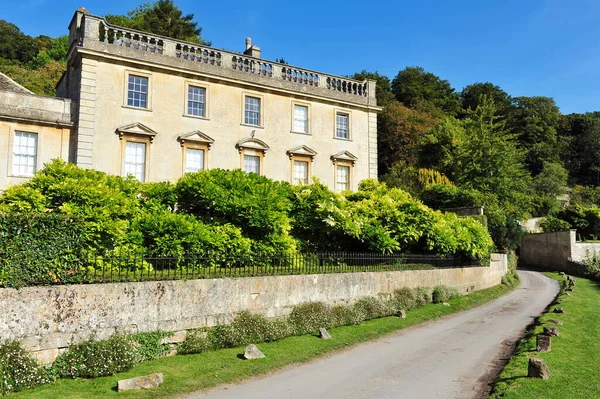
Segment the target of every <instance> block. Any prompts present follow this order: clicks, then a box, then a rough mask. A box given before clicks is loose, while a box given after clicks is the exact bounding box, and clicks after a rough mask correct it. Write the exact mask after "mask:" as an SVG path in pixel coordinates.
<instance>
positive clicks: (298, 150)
mask: <svg viewBox="0 0 600 399" xmlns="http://www.w3.org/2000/svg"><path fill="white" fill-rule="evenodd" d="M286 154H287V155H288V156H289V157H290V159H291V158H292V157H293V156H294V155H297V156H306V157H310V159H311V160H312V159H313V158H314V157H315V155H317V152H316V151H315V150H313V149H312V148H310V147H308V146H306V145H300V146H298V147H294V148H292V149H290V150H287V151H286Z"/></svg>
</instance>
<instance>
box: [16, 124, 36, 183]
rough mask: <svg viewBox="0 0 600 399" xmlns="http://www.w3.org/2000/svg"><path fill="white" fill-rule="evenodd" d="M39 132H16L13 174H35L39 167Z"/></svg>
mask: <svg viewBox="0 0 600 399" xmlns="http://www.w3.org/2000/svg"><path fill="white" fill-rule="evenodd" d="M37 140H38V135H37V133H27V132H15V141H14V144H13V174H15V175H19V176H33V173H34V172H35V170H36V167H37Z"/></svg>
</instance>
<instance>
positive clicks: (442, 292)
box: [431, 285, 458, 303]
mask: <svg viewBox="0 0 600 399" xmlns="http://www.w3.org/2000/svg"><path fill="white" fill-rule="evenodd" d="M456 296H458V291H457V290H456V289H454V288H450V287H446V286H445V285H438V286H436V287H435V288H434V289H433V292H432V294H431V301H432V302H433V303H443V302H448V300H449V299H451V298H454V297H456Z"/></svg>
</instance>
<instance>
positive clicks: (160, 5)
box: [105, 0, 210, 45]
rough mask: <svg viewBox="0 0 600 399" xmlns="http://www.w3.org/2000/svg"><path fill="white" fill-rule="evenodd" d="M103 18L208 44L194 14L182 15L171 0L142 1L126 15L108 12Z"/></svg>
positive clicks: (112, 22) (129, 26) (127, 25)
mask: <svg viewBox="0 0 600 399" xmlns="http://www.w3.org/2000/svg"><path fill="white" fill-rule="evenodd" d="M105 18H106V20H107V21H108V22H109V23H111V24H115V25H119V26H124V27H127V28H132V29H137V30H142V31H145V32H150V33H154V34H157V35H161V36H167V37H172V38H174V39H180V40H186V41H191V42H194V43H198V44H205V45H210V43H209V42H206V41H205V40H204V39H203V38H202V37H201V36H200V33H201V32H202V28H200V27H198V22H194V14H186V15H184V14H183V12H182V11H181V10H180V9H179V7H177V6H176V5H175V3H174V2H173V0H157V1H155V2H154V4H152V5H150V4H149V3H143V4H142V5H140V6H139V7H137V8H135V9H134V10H131V11H129V12H128V13H127V15H126V16H125V15H112V14H108V15H106V17H105Z"/></svg>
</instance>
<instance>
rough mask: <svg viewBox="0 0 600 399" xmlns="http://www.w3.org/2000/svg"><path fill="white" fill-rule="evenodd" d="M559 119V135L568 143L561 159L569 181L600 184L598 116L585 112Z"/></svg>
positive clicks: (599, 121)
mask: <svg viewBox="0 0 600 399" xmlns="http://www.w3.org/2000/svg"><path fill="white" fill-rule="evenodd" d="M561 119H562V120H563V121H562V123H561V129H560V135H561V138H563V139H564V141H565V142H566V143H567V145H568V147H567V148H566V150H565V151H564V152H563V160H564V161H565V164H566V166H567V169H568V171H569V177H570V180H571V183H575V184H582V185H600V117H599V116H598V114H597V113H587V114H570V115H566V116H564V117H563V118H561Z"/></svg>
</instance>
